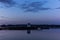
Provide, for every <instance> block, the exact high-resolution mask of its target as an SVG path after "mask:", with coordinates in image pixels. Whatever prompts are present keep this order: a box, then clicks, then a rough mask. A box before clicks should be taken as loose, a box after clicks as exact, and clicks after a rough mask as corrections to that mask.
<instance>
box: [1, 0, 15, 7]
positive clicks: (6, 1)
mask: <svg viewBox="0 0 60 40" xmlns="http://www.w3.org/2000/svg"><path fill="white" fill-rule="evenodd" d="M0 3H2V4H4V5H5V6H7V7H9V6H13V5H15V2H14V1H13V0H0Z"/></svg>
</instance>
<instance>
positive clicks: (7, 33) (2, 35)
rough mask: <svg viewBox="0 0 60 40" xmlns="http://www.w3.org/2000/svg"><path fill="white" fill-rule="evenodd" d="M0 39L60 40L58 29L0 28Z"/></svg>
mask: <svg viewBox="0 0 60 40" xmlns="http://www.w3.org/2000/svg"><path fill="white" fill-rule="evenodd" d="M0 40H60V29H49V30H40V31H38V30H34V31H31V34H27V31H26V30H25V31H19V30H13V31H12V30H1V31H0Z"/></svg>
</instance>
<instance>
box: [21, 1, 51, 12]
mask: <svg viewBox="0 0 60 40" xmlns="http://www.w3.org/2000/svg"><path fill="white" fill-rule="evenodd" d="M45 3H46V1H45V2H32V3H27V4H26V3H25V4H22V5H21V8H22V9H24V10H25V11H26V12H37V11H40V10H48V9H50V8H45V7H43V5H44V4H45Z"/></svg>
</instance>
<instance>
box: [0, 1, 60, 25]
mask: <svg viewBox="0 0 60 40" xmlns="http://www.w3.org/2000/svg"><path fill="white" fill-rule="evenodd" d="M29 22H30V23H32V24H60V0H0V24H27V23H29Z"/></svg>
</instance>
